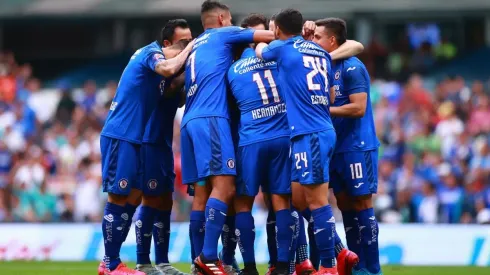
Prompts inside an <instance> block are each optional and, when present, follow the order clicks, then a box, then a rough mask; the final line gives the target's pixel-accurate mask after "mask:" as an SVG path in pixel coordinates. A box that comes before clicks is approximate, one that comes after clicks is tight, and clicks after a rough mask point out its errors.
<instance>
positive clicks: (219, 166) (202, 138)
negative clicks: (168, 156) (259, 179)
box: [180, 117, 236, 184]
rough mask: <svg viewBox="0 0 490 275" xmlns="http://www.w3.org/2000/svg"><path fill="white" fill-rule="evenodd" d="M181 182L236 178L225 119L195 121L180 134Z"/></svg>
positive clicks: (205, 118) (213, 118) (188, 123)
mask: <svg viewBox="0 0 490 275" xmlns="http://www.w3.org/2000/svg"><path fill="white" fill-rule="evenodd" d="M180 140H181V143H180V146H181V158H182V182H183V183H184V184H190V183H195V182H198V181H202V180H205V179H206V178H207V177H209V176H219V175H233V176H235V175H236V167H235V166H236V165H235V150H234V147H233V140H232V137H231V131H230V123H229V121H228V119H226V118H221V117H204V118H195V119H192V120H190V121H189V122H187V124H186V125H185V126H184V127H182V129H181V130H180Z"/></svg>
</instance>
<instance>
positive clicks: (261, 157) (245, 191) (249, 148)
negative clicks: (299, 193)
mask: <svg viewBox="0 0 490 275" xmlns="http://www.w3.org/2000/svg"><path fill="white" fill-rule="evenodd" d="M290 144H291V142H290V140H289V137H280V138H276V139H271V140H266V141H262V142H257V143H253V144H250V145H245V146H240V147H238V152H237V169H238V171H237V181H236V184H237V187H236V192H237V195H240V196H250V197H254V196H256V195H257V194H258V193H259V186H262V192H266V193H271V194H291V174H290V170H289V167H291V160H290V158H289V148H290Z"/></svg>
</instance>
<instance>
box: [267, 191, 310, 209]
mask: <svg viewBox="0 0 490 275" xmlns="http://www.w3.org/2000/svg"><path fill="white" fill-rule="evenodd" d="M272 206H273V207H274V211H276V212H277V211H281V210H283V209H289V208H291V206H290V196H289V195H278V194H274V195H272ZM304 208H306V207H302V208H296V209H299V210H300V211H302V210H304Z"/></svg>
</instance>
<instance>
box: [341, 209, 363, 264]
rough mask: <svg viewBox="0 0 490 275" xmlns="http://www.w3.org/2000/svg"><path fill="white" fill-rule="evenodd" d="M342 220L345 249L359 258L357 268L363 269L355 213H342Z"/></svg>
mask: <svg viewBox="0 0 490 275" xmlns="http://www.w3.org/2000/svg"><path fill="white" fill-rule="evenodd" d="M342 219H343V222H344V230H345V238H346V239H347V247H348V248H349V250H350V251H352V252H354V253H356V254H357V256H359V263H358V264H357V265H356V267H355V268H356V269H357V268H365V267H366V262H365V261H364V259H363V258H364V257H362V256H361V247H360V244H359V224H358V222H357V220H358V219H357V213H356V212H355V211H342Z"/></svg>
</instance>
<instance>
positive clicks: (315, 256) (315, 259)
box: [302, 208, 320, 270]
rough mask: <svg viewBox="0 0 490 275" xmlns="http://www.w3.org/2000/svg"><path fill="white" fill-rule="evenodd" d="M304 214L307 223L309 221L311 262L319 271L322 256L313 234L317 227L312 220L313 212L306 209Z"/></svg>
mask: <svg viewBox="0 0 490 275" xmlns="http://www.w3.org/2000/svg"><path fill="white" fill-rule="evenodd" d="M302 214H303V217H304V218H305V219H306V221H308V244H309V247H310V261H311V263H312V264H313V267H315V269H316V270H318V268H319V267H320V254H319V252H318V248H317V246H316V241H315V234H313V232H314V231H315V229H314V228H315V225H314V223H313V219H312V218H311V210H310V209H309V208H306V209H305V210H304V211H303V212H302Z"/></svg>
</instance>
